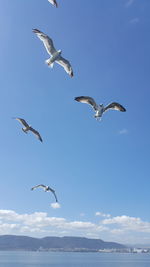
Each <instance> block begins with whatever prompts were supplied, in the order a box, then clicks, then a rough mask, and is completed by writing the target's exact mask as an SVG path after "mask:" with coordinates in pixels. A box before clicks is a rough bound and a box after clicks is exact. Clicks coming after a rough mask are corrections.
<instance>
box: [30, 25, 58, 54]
mask: <svg viewBox="0 0 150 267" xmlns="http://www.w3.org/2000/svg"><path fill="white" fill-rule="evenodd" d="M33 32H34V33H35V34H36V35H37V37H38V38H39V39H40V40H41V41H42V42H43V44H44V46H45V48H46V51H47V53H48V54H49V55H53V54H54V53H55V52H56V49H55V47H54V44H53V41H52V39H51V38H50V37H49V36H48V35H46V34H45V33H43V32H41V31H39V30H38V29H33Z"/></svg>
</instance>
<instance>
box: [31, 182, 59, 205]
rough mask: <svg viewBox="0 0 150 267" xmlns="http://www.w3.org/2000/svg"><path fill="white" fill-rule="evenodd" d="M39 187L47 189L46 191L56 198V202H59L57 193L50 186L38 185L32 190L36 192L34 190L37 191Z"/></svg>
mask: <svg viewBox="0 0 150 267" xmlns="http://www.w3.org/2000/svg"><path fill="white" fill-rule="evenodd" d="M38 187H42V188H43V189H46V190H45V191H49V192H52V193H53V195H54V197H55V200H56V202H58V199H57V196H56V193H55V190H54V189H52V188H51V187H50V186H46V185H44V184H39V185H36V186H34V187H32V188H31V190H34V189H36V188H38Z"/></svg>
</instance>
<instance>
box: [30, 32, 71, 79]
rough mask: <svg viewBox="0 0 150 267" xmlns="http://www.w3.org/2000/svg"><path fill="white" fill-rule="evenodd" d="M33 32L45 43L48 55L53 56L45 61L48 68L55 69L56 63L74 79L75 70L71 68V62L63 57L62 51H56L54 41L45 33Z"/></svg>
mask: <svg viewBox="0 0 150 267" xmlns="http://www.w3.org/2000/svg"><path fill="white" fill-rule="evenodd" d="M33 32H34V33H35V34H36V35H37V37H38V38H39V39H40V40H41V41H42V42H43V44H44V46H45V48H46V51H47V53H48V54H49V55H50V56H51V57H50V58H49V59H47V60H46V61H45V63H46V64H47V65H48V66H51V67H53V65H54V62H56V63H58V64H59V65H61V66H62V67H63V68H64V70H65V71H66V72H67V73H68V74H69V75H70V77H73V69H72V67H71V64H70V62H69V61H68V60H67V59H65V58H63V57H62V56H61V53H62V51H61V50H58V51H57V50H56V49H55V47H54V45H53V41H52V39H51V38H50V37H49V36H48V35H46V34H45V33H43V32H41V31H39V30H38V29H33Z"/></svg>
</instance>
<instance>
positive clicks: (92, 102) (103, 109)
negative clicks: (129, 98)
mask: <svg viewBox="0 0 150 267" xmlns="http://www.w3.org/2000/svg"><path fill="white" fill-rule="evenodd" d="M74 100H76V101H78V102H81V103H86V104H89V105H91V106H92V108H93V109H94V110H95V115H94V117H95V118H96V119H97V120H100V119H101V117H102V115H103V113H104V112H106V111H107V110H109V109H113V110H119V111H122V112H125V111H126V109H125V108H124V107H123V106H122V105H120V104H119V103H117V102H112V103H110V104H108V105H107V106H106V107H104V105H103V104H100V105H99V104H97V103H96V102H95V100H94V99H93V98H92V97H89V96H78V97H75V99H74Z"/></svg>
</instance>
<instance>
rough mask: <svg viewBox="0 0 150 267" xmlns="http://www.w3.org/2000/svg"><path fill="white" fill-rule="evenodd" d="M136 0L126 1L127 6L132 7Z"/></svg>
mask: <svg viewBox="0 0 150 267" xmlns="http://www.w3.org/2000/svg"><path fill="white" fill-rule="evenodd" d="M133 2H134V0H128V1H127V2H126V7H130V6H131V5H132V4H133Z"/></svg>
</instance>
